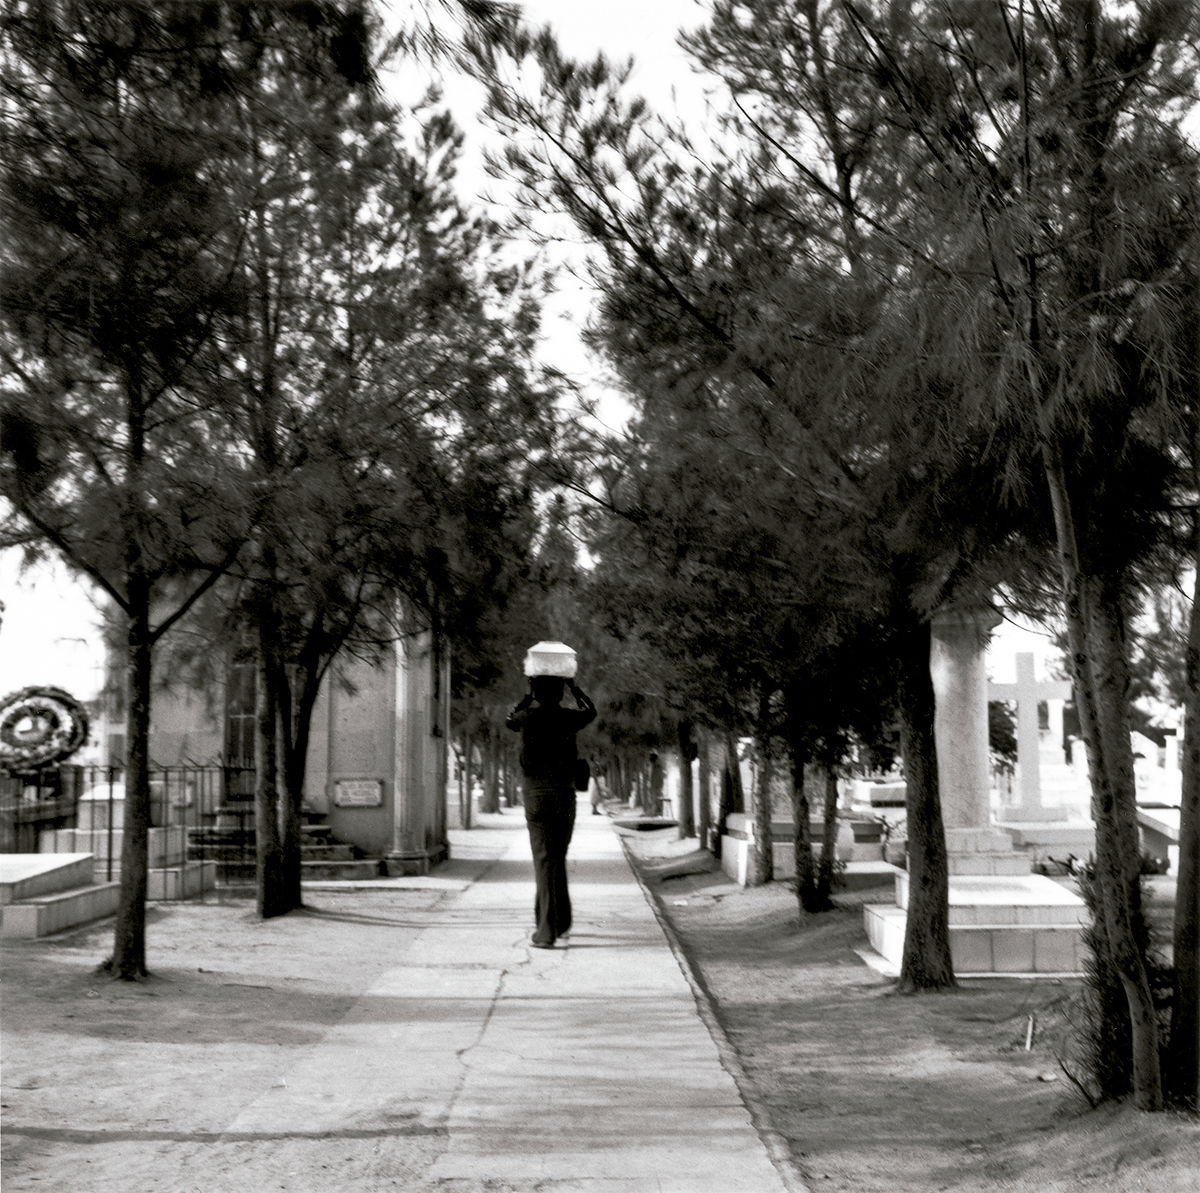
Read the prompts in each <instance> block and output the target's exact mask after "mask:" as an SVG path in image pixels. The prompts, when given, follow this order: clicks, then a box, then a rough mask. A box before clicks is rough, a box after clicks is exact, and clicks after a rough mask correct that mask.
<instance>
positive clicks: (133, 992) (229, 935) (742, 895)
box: [0, 830, 1200, 1193]
mask: <svg viewBox="0 0 1200 1193" xmlns="http://www.w3.org/2000/svg"><path fill="white" fill-rule="evenodd" d="M672 838H673V834H672V833H671V832H670V831H669V830H668V831H665V832H657V833H647V834H637V835H636V836H634V837H633V838H631V840H632V848H633V849H634V851H635V852H636V855H637V856H638V858H639V859H640V860H639V863H638V864H639V867H640V869H641V870H642V872H643V877H644V879H645V881H646V882H647V885H648V886H649V887H650V888H651V889H652V891H654V892H655V893H656V895H657V896H658V897H659V901H660V904H661V907H662V908H663V910H664V912H665V914H666V916H667V917H668V918H669V920H670V922H671V924H672V925H673V927H674V930H675V933H676V934H677V936H678V937H679V939H680V940H681V942H682V944H683V947H684V950H685V952H686V954H687V956H688V957H689V959H690V961H691V964H692V967H693V968H694V969H695V970H696V971H697V972H698V974H699V975H700V977H701V980H702V981H703V983H704V984H705V986H706V987H707V989H708V991H709V992H710V994H711V996H712V998H713V1000H714V1002H715V1005H716V1010H717V1014H718V1017H719V1020H720V1023H721V1024H722V1026H723V1028H724V1031H725V1033H726V1034H727V1036H728V1038H729V1040H730V1041H731V1043H732V1045H733V1047H734V1048H735V1050H736V1053H737V1055H738V1058H739V1059H740V1067H741V1068H742V1069H744V1071H745V1075H746V1077H747V1078H748V1081H749V1087H748V1088H747V1089H746V1090H745V1091H744V1092H745V1093H746V1095H747V1098H748V1100H749V1101H751V1102H752V1103H753V1104H754V1106H755V1107H757V1108H758V1109H759V1110H761V1112H762V1113H763V1115H764V1116H765V1118H766V1119H767V1121H768V1122H769V1124H770V1125H771V1126H772V1127H773V1129H774V1130H775V1131H776V1132H777V1133H778V1134H779V1135H780V1136H782V1137H783V1139H784V1140H786V1142H787V1144H788V1146H789V1147H790V1149H791V1151H792V1154H793V1157H794V1159H795V1161H796V1163H797V1164H798V1166H799V1167H800V1169H801V1170H802V1172H803V1173H804V1174H805V1177H806V1180H807V1183H808V1185H809V1187H810V1188H811V1190H813V1193H823V1191H829V1193H834V1191H837V1193H843V1191H844V1193H873V1191H881V1193H882V1191H884V1190H886V1191H887V1193H910V1191H911V1193H933V1191H934V1190H955V1191H956V1193H976V1191H982V1190H989V1191H995V1190H1000V1191H1006V1190H1020V1191H1022V1193H1068V1191H1070V1193H1077V1191H1078V1193H1083V1191H1085V1190H1086V1191H1087V1193H1127V1191H1128V1193H1133V1191H1134V1190H1153V1191H1154V1193H1196V1191H1197V1190H1200V1123H1197V1122H1196V1121H1193V1120H1185V1119H1183V1118H1180V1117H1178V1116H1170V1115H1157V1116H1146V1115H1140V1114H1137V1113H1135V1112H1133V1111H1130V1110H1128V1109H1123V1108H1107V1109H1103V1110H1100V1111H1091V1110H1090V1109H1088V1107H1087V1106H1086V1105H1085V1104H1083V1103H1082V1101H1081V1100H1080V1099H1079V1097H1078V1096H1077V1095H1075V1094H1074V1093H1073V1090H1072V1088H1071V1086H1070V1083H1069V1082H1068V1081H1067V1080H1066V1078H1065V1077H1064V1076H1063V1074H1062V1071H1061V1069H1060V1068H1059V1066H1058V1063H1057V1060H1056V1049H1057V1048H1058V1047H1059V1046H1060V1041H1059V1036H1060V1034H1061V1031H1062V1028H1063V1024H1064V1011H1065V1008H1066V1006H1067V1000H1069V998H1070V995H1071V993H1072V990H1071V987H1070V986H1069V985H1064V984H1062V983H1058V982H1039V983H1025V982H1000V983H996V982H989V983H982V982H980V983H968V984H964V986H963V988H962V989H961V990H959V991H957V992H954V993H949V994H941V995H936V996H925V997H918V998H903V997H898V996H895V995H893V994H892V993H891V984H890V983H889V982H888V981H887V980H886V979H884V978H881V977H880V976H878V975H877V974H876V973H875V972H874V971H873V970H872V969H870V968H869V967H868V966H867V965H865V964H864V963H863V961H862V960H861V958H860V957H859V956H858V954H857V953H856V952H855V949H856V948H858V947H862V946H863V945H864V944H865V937H864V935H863V931H862V923H861V921H862V916H861V911H860V910H859V908H858V907H857V906H856V905H855V902H854V901H851V900H847V901H846V904H845V906H843V907H842V908H841V909H840V910H838V911H835V912H831V913H829V914H828V915H824V916H820V917H812V918H811V919H810V921H809V922H808V923H806V924H805V925H804V926H801V924H800V920H799V916H798V913H797V910H796V906H795V899H794V895H793V894H792V892H791V890H790V888H789V887H788V886H787V885H785V884H783V883H775V884H771V885H770V886H768V887H765V888H761V889H757V890H743V889H741V888H739V887H737V886H735V885H733V884H731V883H729V882H728V881H727V880H726V878H725V876H724V875H723V874H721V873H720V871H719V870H718V869H717V868H716V866H715V863H713V862H712V860H711V859H710V858H708V856H707V855H705V854H702V853H699V852H697V851H696V850H695V847H694V843H688V842H678V841H675V840H673V839H672ZM449 897H450V896H447V895H446V894H444V893H441V892H438V891H425V890H423V891H394V890H391V891H378V890H375V891H371V890H353V891H340V890H339V891H324V890H322V891H316V892H313V893H312V894H311V895H309V896H308V902H309V904H310V906H309V907H308V908H307V909H306V910H305V911H303V912H301V913H297V914H295V915H292V916H287V917H284V918H282V919H277V920H271V921H267V922H262V921H259V920H258V919H256V917H255V915H254V910H253V906H252V905H251V904H248V903H245V902H239V903H229V904H217V903H213V902H209V903H206V904H171V905H160V906H158V907H155V908H152V910H151V913H150V915H151V922H150V924H149V932H150V937H151V940H152V944H153V958H152V968H153V970H154V975H153V977H152V978H151V979H149V980H148V981H146V982H144V983H140V984H124V983H114V982H112V981H110V980H108V979H106V978H104V977H102V976H100V975H98V974H97V973H96V964H97V961H98V960H99V959H100V958H102V957H103V956H104V955H105V953H106V951H107V949H108V946H109V943H110V940H111V925H110V924H107V923H102V924H100V925H98V926H93V927H90V928H81V929H77V930H75V931H72V932H67V933H63V934H61V935H59V936H56V937H53V938H50V939H48V940H42V941H6V942H5V944H4V950H3V985H2V994H3V1006H2V1024H3V1034H4V1054H5V1055H4V1067H3V1097H2V1100H3V1108H2V1110H0V1117H2V1119H3V1121H4V1122H5V1123H6V1124H7V1125H8V1126H11V1125H12V1124H14V1123H16V1124H19V1129H16V1130H10V1129H5V1130H4V1132H3V1165H4V1167H3V1184H4V1188H5V1190H6V1193H9V1191H12V1193H17V1191H19V1190H31V1189H39V1188H62V1189H73V1190H78V1191H79V1193H101V1191H104V1193H106V1191H107V1190H109V1189H112V1190H118V1189H127V1188H129V1187H130V1186H129V1185H128V1184H127V1183H123V1180H122V1173H123V1169H122V1165H128V1164H129V1163H131V1162H136V1163H138V1164H139V1165H140V1164H144V1163H145V1164H148V1163H150V1159H146V1156H147V1155H148V1154H151V1157H152V1153H153V1150H154V1149H155V1148H156V1147H162V1148H167V1147H172V1146H175V1147H177V1146H178V1145H179V1143H180V1142H181V1140H180V1138H179V1136H178V1134H177V1128H173V1127H172V1124H175V1123H179V1122H183V1121H186V1122H188V1123H189V1130H190V1135H189V1141H201V1142H202V1143H203V1151H202V1152H201V1149H200V1144H199V1143H194V1144H193V1145H194V1146H196V1148H197V1153H196V1154H197V1157H198V1160H197V1168H196V1172H195V1183H194V1185H190V1186H188V1187H187V1188H186V1190H183V1189H181V1190H178V1191H176V1190H175V1189H174V1188H173V1189H172V1190H171V1193H193V1189H194V1190H195V1191H197V1193H198V1191H199V1190H213V1189H217V1188H221V1189H224V1188H226V1187H236V1185H229V1183H228V1182H229V1181H231V1180H235V1175H231V1174H236V1166H237V1163H238V1151H237V1148H238V1146H239V1145H238V1141H237V1140H230V1141H226V1142H225V1143H223V1144H222V1147H221V1148H220V1149H219V1148H217V1147H216V1145H215V1144H214V1143H213V1142H212V1140H211V1137H209V1139H208V1140H207V1141H205V1139H204V1133H205V1132H206V1131H211V1132H217V1131H220V1130H221V1127H222V1125H223V1122H224V1120H225V1118H226V1116H225V1115H224V1114H222V1113H221V1107H220V1106H219V1105H214V1103H213V1102H212V1100H211V1089H212V1086H213V1083H214V1082H216V1083H218V1085H220V1086H221V1087H223V1088H226V1089H228V1090H229V1091H230V1100H231V1101H232V1102H237V1101H240V1100H243V1099H244V1097H245V1096H248V1094H244V1093H243V1091H252V1090H255V1089H261V1088H262V1087H263V1085H264V1083H265V1084H266V1085H269V1084H270V1082H271V1080H275V1079H277V1078H276V1076H275V1075H277V1074H279V1073H281V1072H283V1071H285V1069H286V1068H287V1066H288V1063H289V1059H288V1058H289V1054H293V1055H294V1050H295V1049H297V1048H301V1049H302V1048H304V1047H306V1046H307V1045H309V1044H311V1043H313V1042H315V1041H316V1040H318V1039H319V1038H320V1037H321V1035H322V1033H323V1032H324V1031H325V1030H326V1029H327V1028H328V1027H330V1026H331V1025H332V1024H334V1023H336V1022H338V1021H339V1020H340V1019H341V1018H342V1017H343V1016H344V1015H345V1014H346V1013H347V1011H348V1010H349V1009H350V1006H351V1005H352V1003H353V1001H354V997H355V993H354V992H357V991H363V990H365V989H367V988H368V987H369V986H370V985H371V983H372V981H374V980H375V978H376V977H377V976H378V975H379V974H381V973H383V972H384V971H385V970H387V969H388V967H389V966H391V965H393V964H394V963H395V958H396V956H397V955H398V953H399V952H400V951H402V949H403V948H404V947H405V945H406V942H407V941H408V940H410V939H411V935H412V934H415V933H416V932H418V931H420V930H421V929H422V928H424V927H426V926H428V925H429V924H431V923H436V922H437V919H438V916H439V914H443V910H442V909H441V907H442V904H443V901H444V900H446V899H447V898H449ZM858 902H861V899H860V900H858ZM347 923H353V924H354V925H355V931H354V932H352V933H350V932H347V931H346V930H345V927H346V924H347ZM314 956H316V957H320V958H321V964H320V966H319V967H317V968H316V970H315V971H314V967H313V965H312V958H313V957H314ZM1031 1016H1032V1024H1033V1032H1032V1042H1031V1047H1030V1048H1029V1049H1028V1050H1027V1049H1026V1047H1025V1044H1026V1038H1027V1034H1028V1032H1029V1029H1030V1023H1031ZM113 1089H119V1090H120V1091H121V1097H120V1099H119V1100H116V1101H114V1099H113V1097H112V1092H111V1091H112V1090H113ZM205 1106H209V1107H210V1108H211V1109H210V1111H209V1113H210V1114H211V1115H212V1121H211V1122H205V1121H204V1120H203V1114H202V1113H200V1111H201V1110H202V1108H203V1107H205ZM63 1124H88V1129H86V1130H81V1129H79V1128H77V1127H75V1128H72V1127H66V1126H63ZM101 1133H103V1135H104V1137H105V1140H106V1144H107V1146H106V1147H104V1148H80V1147H73V1146H68V1147H65V1148H64V1147H63V1146H62V1145H63V1144H64V1143H66V1144H68V1145H70V1144H76V1143H77V1144H85V1143H88V1142H92V1141H93V1139H92V1137H93V1136H97V1137H98V1136H99V1135H100V1134H101ZM118 1137H119V1138H118ZM120 1140H126V1141H127V1150H125V1151H123V1150H122V1148H121V1147H120ZM185 1142H186V1141H185ZM418 1143H419V1141H416V1140H414V1141H413V1146H416V1145H417V1144H418ZM370 1147H374V1148H375V1149H376V1150H377V1149H378V1147H379V1144H378V1143H374V1144H371V1145H370V1146H367V1145H362V1146H356V1145H352V1144H350V1143H349V1142H348V1141H341V1142H338V1143H333V1144H331V1143H329V1142H328V1141H322V1142H320V1143H318V1142H316V1141H312V1140H302V1139H301V1140H297V1141H296V1142H295V1148H296V1149H303V1150H304V1151H305V1158H304V1162H305V1163H307V1164H314V1165H315V1164H320V1165H323V1166H328V1167H330V1168H336V1169H337V1172H338V1182H337V1187H339V1188H345V1187H361V1188H365V1189H369V1188H374V1187H377V1185H376V1183H374V1182H373V1180H372V1176H373V1174H374V1173H375V1172H377V1171H378V1170H379V1164H380V1159H379V1157H376V1158H375V1159H372V1155H371V1152H370ZM309 1151H311V1152H312V1153H313V1154H312V1155H309V1154H308V1152H309ZM201 1154H202V1155H203V1161H202V1163H203V1167H201V1166H200V1164H201V1161H200V1160H199V1156H200V1155H201ZM418 1160H419V1157H418V1156H416V1155H415V1153H414V1156H413V1162H414V1163H416V1162H417V1161H418ZM372 1165H374V1167H372ZM218 1169H219V1170H220V1171H218ZM222 1179H224V1180H225V1182H226V1183H224V1184H222V1183H221V1181H222ZM147 1187H152V1186H147ZM379 1187H382V1186H379ZM388 1187H393V1184H391V1183H389V1184H388ZM395 1187H400V1188H402V1187H403V1184H400V1185H398V1186H395ZM163 1193H167V1191H166V1190H165V1189H164V1190H163Z"/></svg>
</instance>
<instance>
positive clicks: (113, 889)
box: [0, 858, 121, 939]
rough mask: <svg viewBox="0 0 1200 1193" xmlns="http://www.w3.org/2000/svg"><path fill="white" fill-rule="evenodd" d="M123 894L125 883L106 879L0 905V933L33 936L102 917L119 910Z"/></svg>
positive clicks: (60, 930) (45, 934) (59, 930)
mask: <svg viewBox="0 0 1200 1193" xmlns="http://www.w3.org/2000/svg"><path fill="white" fill-rule="evenodd" d="M89 868H90V858H89ZM120 897H121V884H120V883H119V882H105V883H97V884H92V885H89V886H80V887H76V888H74V889H70V890H59V891H55V892H54V893H52V894H48V895H37V896H35V897H33V898H26V899H23V900H22V901H21V902H20V903H10V904H8V905H7V906H5V907H3V908H0V935H3V936H9V937H22V938H24V939H32V938H34V937H39V936H49V935H51V934H52V933H54V932H62V931H64V930H65V929H67V928H74V927H75V926H76V925H78V924H87V923H91V922H92V921H93V920H101V919H104V918H105V917H106V916H110V915H112V914H113V913H114V912H115V911H116V910H117V903H118V901H119V900H120Z"/></svg>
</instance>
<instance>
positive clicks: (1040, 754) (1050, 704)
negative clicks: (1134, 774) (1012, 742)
mask: <svg viewBox="0 0 1200 1193" xmlns="http://www.w3.org/2000/svg"><path fill="white" fill-rule="evenodd" d="M1016 675H1017V678H1016V683H991V684H988V687H987V692H988V698H989V699H990V700H1006V701H1012V702H1014V703H1015V704H1016V707H1017V767H1016V782H1015V784H1014V788H1013V795H1014V797H1015V798H1014V799H1013V800H1012V801H1011V802H1002V803H1001V804H1000V806H999V807H998V809H997V812H996V820H997V823H998V826H999V827H1000V828H1002V829H1003V830H1004V831H1005V832H1006V833H1008V835H1009V837H1010V839H1011V840H1012V842H1013V844H1014V845H1015V846H1017V848H1019V849H1021V850H1023V851H1025V852H1027V853H1029V854H1030V855H1031V856H1032V858H1033V859H1034V860H1035V861H1040V860H1042V859H1044V858H1058V859H1063V858H1065V857H1067V855H1068V854H1073V855H1074V856H1075V857H1077V858H1080V859H1083V858H1086V857H1087V856H1088V855H1089V854H1091V853H1093V852H1094V851H1095V846H1096V832H1095V828H1094V826H1093V824H1092V818H1091V787H1090V785H1089V783H1088V779H1087V768H1086V764H1085V766H1084V767H1083V769H1082V771H1081V770H1080V769H1079V767H1078V766H1076V765H1072V764H1071V763H1068V762H1067V760H1066V754H1065V752H1064V749H1063V709H1064V707H1065V704H1066V701H1067V699H1068V698H1069V697H1070V695H1071V684H1070V683H1069V682H1068V681H1067V680H1041V681H1039V680H1038V679H1037V677H1036V674H1035V672H1034V656H1033V654H1032V653H1031V652H1025V651H1022V652H1020V653H1018V654H1017V656H1016ZM1042 705H1044V706H1045V708H1046V713H1047V716H1046V722H1047V723H1046V727H1045V728H1042V726H1041V716H1040V708H1041V706H1042Z"/></svg>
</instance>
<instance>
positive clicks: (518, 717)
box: [504, 692, 533, 729]
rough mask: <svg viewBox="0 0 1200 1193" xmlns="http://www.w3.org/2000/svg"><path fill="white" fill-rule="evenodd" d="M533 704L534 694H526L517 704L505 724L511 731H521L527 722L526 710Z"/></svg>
mask: <svg viewBox="0 0 1200 1193" xmlns="http://www.w3.org/2000/svg"><path fill="white" fill-rule="evenodd" d="M532 703H533V693H532V692H526V693H525V695H524V696H522V697H521V699H520V700H518V701H517V703H516V704H514V705H513V708H512V712H510V713H509V714H508V716H507V717H506V718H505V721H504V724H505V726H507V728H509V729H520V728H521V725H522V724H523V723H524V721H525V710H526V709H527V708H528V707H529V706H530V705H531V704H532Z"/></svg>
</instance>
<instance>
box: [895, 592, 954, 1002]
mask: <svg viewBox="0 0 1200 1193" xmlns="http://www.w3.org/2000/svg"><path fill="white" fill-rule="evenodd" d="M908 622H909V624H908V625H907V626H904V627H902V628H901V630H900V635H899V637H900V648H899V649H900V657H899V664H900V676H899V678H900V682H899V697H900V701H899V703H900V748H901V753H902V754H903V756H904V778H905V786H906V790H907V795H906V798H905V804H906V811H907V817H908V918H907V922H906V925H905V930H904V955H903V958H902V960H901V962H900V978H899V982H898V984H897V989H898V990H900V991H901V992H902V993H906V994H911V993H915V992H917V991H919V990H944V989H947V988H949V987H951V986H954V985H955V981H954V967H953V965H952V964H951V961H950V880H949V872H948V864H947V858H946V832H945V828H944V826H943V824H942V804H941V798H940V793H939V790H938V775H937V752H936V747H935V744H934V734H933V715H934V697H933V680H932V678H931V676H930V672H929V656H930V647H931V645H932V629H931V626H930V624H929V623H928V622H927V621H922V622H916V621H915V620H914V615H911V614H910V615H909V616H908Z"/></svg>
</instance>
